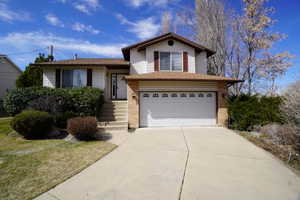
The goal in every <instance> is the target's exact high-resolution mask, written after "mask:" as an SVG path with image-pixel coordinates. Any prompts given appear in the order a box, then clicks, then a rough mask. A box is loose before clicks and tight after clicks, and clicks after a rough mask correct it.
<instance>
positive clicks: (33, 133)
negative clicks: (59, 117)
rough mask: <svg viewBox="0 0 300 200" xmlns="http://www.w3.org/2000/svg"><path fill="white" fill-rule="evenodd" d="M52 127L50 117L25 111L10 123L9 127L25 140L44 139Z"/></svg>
mask: <svg viewBox="0 0 300 200" xmlns="http://www.w3.org/2000/svg"><path fill="white" fill-rule="evenodd" d="M52 126H53V118H52V116H51V115H50V114H49V113H46V112H42V111H37V110H25V111H23V112H22V113H20V114H18V115H16V116H15V117H14V118H13V119H12V121H11V127H12V128H13V129H14V130H15V131H17V132H18V133H19V134H20V135H22V136H23V137H24V138H26V139H42V138H45V137H46V136H47V135H48V133H49V132H50V131H51V129H52Z"/></svg>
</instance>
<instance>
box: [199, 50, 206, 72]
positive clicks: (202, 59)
mask: <svg viewBox="0 0 300 200" xmlns="http://www.w3.org/2000/svg"><path fill="white" fill-rule="evenodd" d="M196 73H197V74H207V53H206V52H205V51H202V52H200V53H197V54H196Z"/></svg>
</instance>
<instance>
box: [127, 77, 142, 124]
mask: <svg viewBox="0 0 300 200" xmlns="http://www.w3.org/2000/svg"><path fill="white" fill-rule="evenodd" d="M127 97H128V127H129V128H139V124H140V123H139V116H140V115H139V82H138V81H128V83H127Z"/></svg>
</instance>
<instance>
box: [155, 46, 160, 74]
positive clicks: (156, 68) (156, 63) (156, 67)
mask: <svg viewBox="0 0 300 200" xmlns="http://www.w3.org/2000/svg"><path fill="white" fill-rule="evenodd" d="M154 71H156V72H158V71H159V56H158V51H154Z"/></svg>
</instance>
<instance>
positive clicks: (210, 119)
mask: <svg viewBox="0 0 300 200" xmlns="http://www.w3.org/2000/svg"><path fill="white" fill-rule="evenodd" d="M140 120H141V121H140V122H141V126H142V127H145V126H146V127H147V126H197V125H214V124H216V96H215V93H214V92H142V93H141V98H140Z"/></svg>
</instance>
